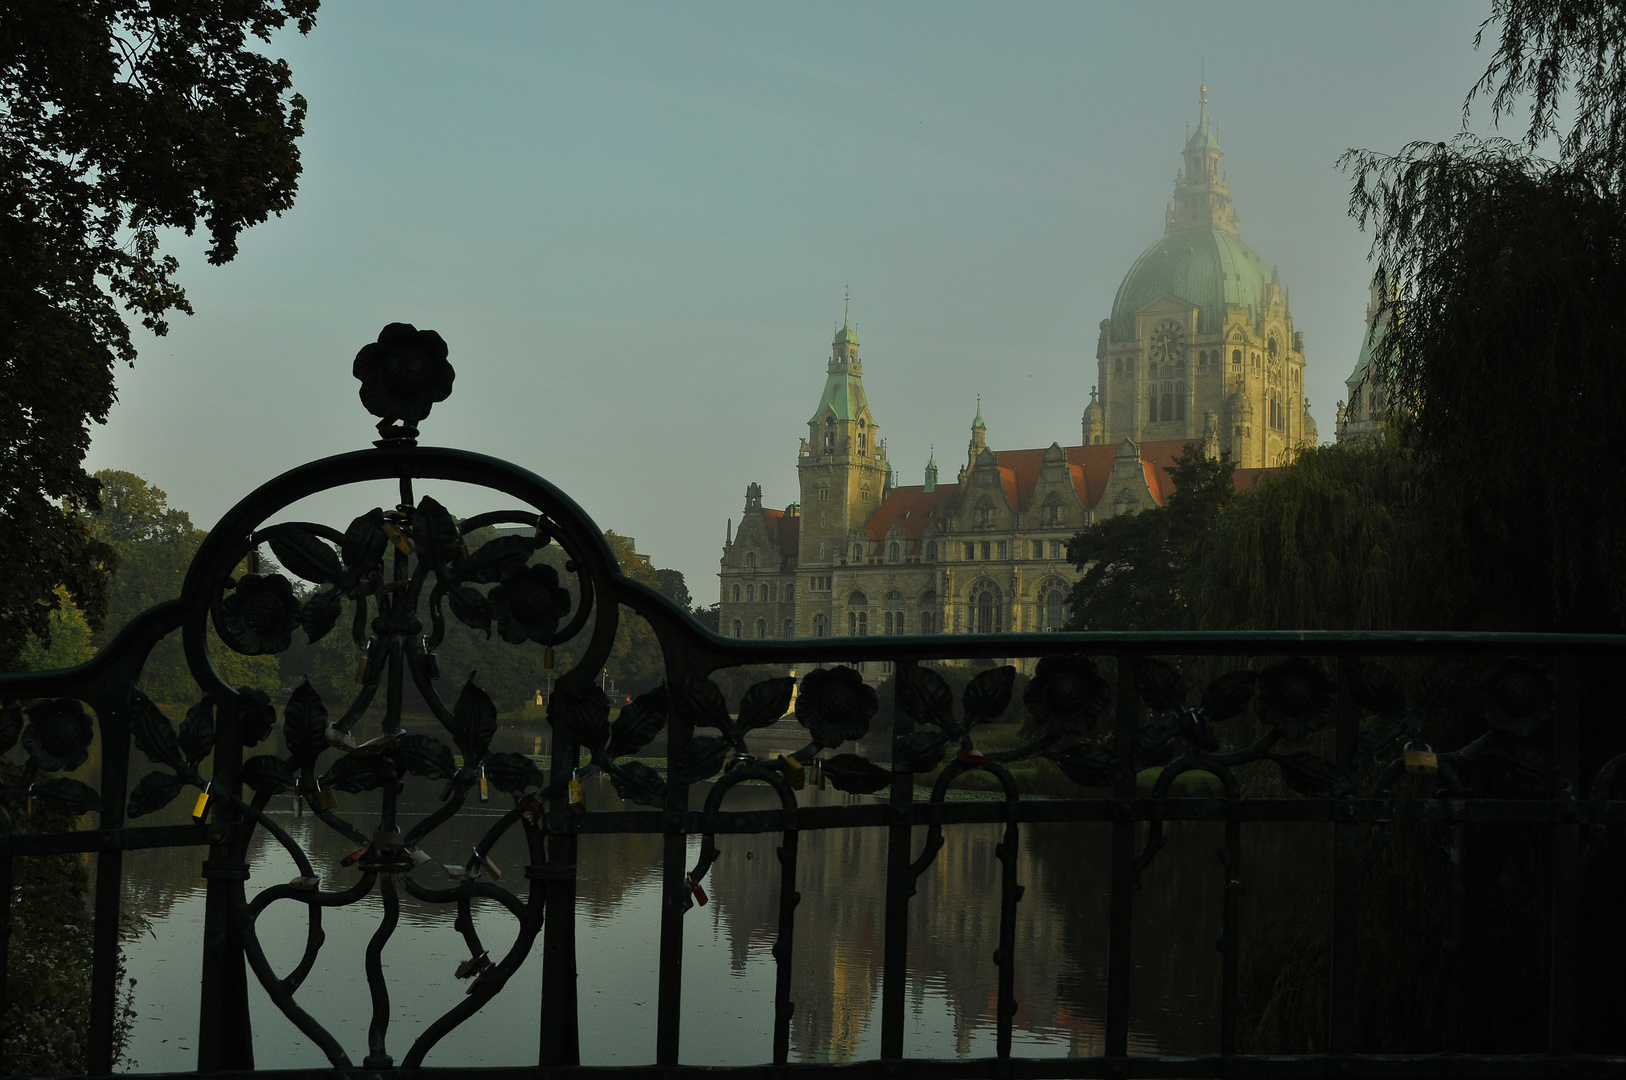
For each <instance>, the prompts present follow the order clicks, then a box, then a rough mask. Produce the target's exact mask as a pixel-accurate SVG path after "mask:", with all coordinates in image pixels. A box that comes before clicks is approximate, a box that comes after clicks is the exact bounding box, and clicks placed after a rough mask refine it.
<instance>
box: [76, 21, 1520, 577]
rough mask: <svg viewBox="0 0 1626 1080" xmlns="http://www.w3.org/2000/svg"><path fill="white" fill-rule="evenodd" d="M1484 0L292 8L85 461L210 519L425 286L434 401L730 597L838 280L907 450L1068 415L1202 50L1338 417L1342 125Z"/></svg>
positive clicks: (1021, 431)
mask: <svg viewBox="0 0 1626 1080" xmlns="http://www.w3.org/2000/svg"><path fill="white" fill-rule="evenodd" d="M1488 6H1489V5H1488V4H1487V3H1484V2H1477V3H1466V4H1464V3H1443V2H1437V3H1428V4H1414V3H1405V4H1379V3H1361V4H1336V5H1335V4H1301V3H1293V4H1203V5H1195V4H1192V5H1158V6H1153V5H1147V4H1134V5H1117V6H1107V5H1104V4H1103V5H1097V4H1089V5H1085V4H1076V5H1066V6H1064V5H1060V4H1026V5H1022V4H1013V3H999V4H984V5H961V4H946V3H930V4H901V3H899V4H873V3H872V4H851V5H848V4H834V3H819V4H804V5H789V4H741V5H722V4H708V5H676V4H669V5H659V6H612V5H608V4H593V5H588V4H570V5H563V4H561V5H546V6H545V5H540V4H532V3H524V4H507V5H504V4H496V3H487V4H408V3H389V4H384V3H360V2H356V0H346V2H343V3H340V2H330V3H329V4H327V5H324V7H323V8H322V11H321V15H320V18H319V21H318V24H317V27H316V29H315V31H314V32H313V33H312V34H311V35H310V36H309V37H308V38H304V39H301V38H298V37H297V36H296V35H292V34H290V35H287V36H286V37H281V38H279V39H278V40H277V41H276V42H275V44H274V46H273V49H272V51H273V52H275V53H276V54H277V55H281V56H285V57H287V59H288V60H289V61H290V63H291V64H292V65H293V70H294V80H295V85H296V87H297V88H298V89H299V90H300V91H301V92H302V93H304V95H305V96H306V97H307V98H308V99H309V101H310V117H309V121H308V125H307V133H306V136H305V139H304V141H303V143H302V151H303V155H304V162H305V171H304V175H303V177H302V179H301V181H300V193H299V198H298V202H297V204H296V205H295V207H294V209H293V210H292V211H291V212H290V213H288V214H287V215H286V216H284V217H283V218H280V219H274V220H272V221H270V222H268V223H266V224H264V225H261V226H258V227H256V228H254V229H252V230H251V231H249V232H248V233H246V234H245V235H244V237H243V242H242V251H241V254H240V255H239V256H238V258H237V260H236V262H234V263H232V264H231V265H230V266H228V267H225V268H212V267H209V266H207V265H206V264H205V263H204V261H203V259H202V258H201V247H202V245H201V244H199V243H198V242H197V241H196V240H187V239H186V238H184V237H179V238H177V242H176V244H175V245H174V246H173V249H172V250H174V251H175V252H176V253H177V254H178V255H179V256H180V257H181V258H182V261H183V264H184V269H183V276H182V280H183V283H184V284H185V285H186V287H187V288H188V290H189V292H190V295H191V298H192V301H193V303H194V305H195V306H196V308H197V314H196V315H195V316H193V317H191V318H187V317H184V316H182V317H180V318H178V319H177V320H176V322H175V325H174V329H173V331H172V332H171V334H170V335H169V336H168V337H167V338H165V339H152V338H150V337H148V336H145V335H143V336H142V337H141V338H140V343H141V349H142V355H141V359H140V360H139V361H138V362H137V364H136V367H135V368H134V370H121V371H120V372H119V397H120V401H119V404H118V405H117V406H116V407H115V409H114V411H113V414H112V417H111V418H110V420H109V422H108V424H107V426H106V427H104V428H101V429H99V430H98V431H97V432H96V438H95V443H94V446H93V449H92V451H91V461H90V464H91V467H92V468H120V469H128V470H130V471H132V472H137V473H140V474H141V475H143V476H145V477H147V478H148V479H149V480H150V481H152V482H153V483H155V484H156V485H158V486H159V487H161V488H163V489H165V490H166V491H168V493H169V495H170V501H171V503H172V505H175V506H179V507H181V508H183V509H186V510H188V511H190V512H191V513H192V515H193V517H194V519H195V520H196V521H197V522H198V524H200V525H202V526H205V527H207V526H208V525H210V524H212V523H213V522H214V521H215V520H216V519H217V518H218V517H219V516H220V515H221V514H222V513H223V512H224V511H225V510H226V509H227V508H228V507H229V506H230V505H231V504H232V503H233V502H235V501H236V500H237V499H238V498H239V497H241V496H242V495H244V494H246V493H247V492H248V491H249V490H250V489H252V488H253V487H254V486H256V485H257V484H258V483H260V482H261V481H262V480H264V479H267V478H269V477H270V476H272V475H274V474H275V473H277V472H279V471H281V470H283V469H285V468H288V467H291V466H293V465H296V464H298V463H300V462H302V461H305V460H308V459H310V458H313V457H317V456H321V455H324V454H329V453H337V452H340V451H345V450H349V449H354V448H358V447H362V446H366V445H368V443H369V441H370V439H372V438H374V437H376V435H375V432H374V431H373V429H372V425H371V418H370V417H368V416H367V415H366V414H365V413H364V411H363V410H362V409H361V406H360V404H359V402H358V401H357V398H356V387H357V384H356V383H355V381H354V380H353V379H352V378H351V376H350V362H351V359H352V358H353V356H354V355H355V352H356V350H357V349H358V348H359V347H360V346H361V345H362V344H364V343H365V342H367V341H370V340H372V339H373V338H374V337H375V336H376V335H377V333H378V330H379V328H380V327H381V326H383V324H384V323H386V322H391V321H405V322H412V323H415V324H416V325H418V326H419V327H427V328H432V329H435V330H438V331H440V333H441V334H442V335H444V336H445V338H446V339H447V341H448V342H449V343H450V346H451V354H452V355H451V358H452V362H453V364H454V365H455V366H456V368H457V389H456V392H455V393H454V394H453V396H452V398H451V400H449V401H448V402H446V403H444V404H442V405H437V406H436V407H435V410H434V414H433V415H432V416H431V417H430V418H429V419H428V421H427V422H426V423H425V425H424V440H423V441H424V442H426V443H434V444H440V445H451V446H462V447H467V448H470V449H475V450H480V451H484V452H487V453H493V454H497V455H500V456H504V457H508V458H512V459H513V460H515V461H518V462H519V463H521V464H523V465H525V466H526V467H528V468H530V469H532V470H534V471H536V472H538V473H540V474H542V475H543V476H546V477H548V478H549V479H551V480H553V481H554V482H555V483H557V484H559V485H560V486H561V487H563V488H564V489H565V490H566V491H568V492H570V493H571V494H572V495H574V496H575V497H576V499H577V500H578V501H579V502H580V503H581V504H582V505H583V506H584V507H585V508H586V509H587V510H588V512H589V513H591V514H592V515H593V516H594V517H595V518H596V519H597V521H598V522H599V524H600V525H601V526H603V527H605V528H611V529H614V530H616V531H618V532H621V533H624V534H628V535H631V536H634V537H636V538H637V540H638V544H639V549H640V550H641V551H644V552H647V553H648V554H649V555H650V556H651V557H652V558H653V559H654V560H655V562H656V564H657V565H663V566H674V567H676V568H678V569H680V570H682V571H683V572H684V573H685V574H686V575H687V576H688V578H689V581H690V587H691V589H692V590H693V591H694V593H695V595H696V597H697V598H699V599H703V600H704V601H706V602H710V601H711V600H714V599H715V598H716V577H715V574H716V570H717V558H718V556H719V554H720V550H721V541H722V538H723V530H724V522H725V520H726V519H727V518H729V517H730V516H732V517H734V518H736V519H737V518H738V516H739V513H740V507H741V505H742V503H743V500H744V491H745V485H746V484H747V483H748V482H750V481H752V480H756V481H760V482H761V484H762V485H763V493H764V498H765V499H766V501H767V503H768V505H771V506H783V505H785V504H786V503H790V502H793V501H795V500H796V499H797V491H796V470H795V456H796V448H797V439H798V438H800V437H802V436H803V435H805V433H806V430H807V429H806V426H805V424H806V421H807V418H808V416H809V415H810V414H811V412H812V411H813V409H814V408H815V407H816V405H817V403H818V399H819V392H820V389H821V388H822V385H823V379H824V364H825V360H826V358H827V356H828V355H829V341H830V336H831V332H832V330H833V329H834V327H835V325H836V324H837V323H838V322H839V320H840V318H841V307H842V292H843V288H844V286H846V285H847V284H848V283H849V282H850V283H851V288H852V319H853V324H854V327H855V328H856V330H857V331H858V334H859V337H860V340H861V341H862V343H863V345H862V354H863V357H864V359H865V361H866V364H865V382H866V386H867V388H868V391H869V400H870V405H871V408H872V409H873V411H874V413H875V416H876V418H877V420H878V421H879V423H880V425H881V430H882V434H883V435H884V436H885V437H886V439H887V442H888V448H889V456H890V458H891V460H892V462H893V464H894V467H895V468H896V469H897V470H898V471H899V473H900V477H901V480H902V482H903V483H906V484H907V483H919V482H920V473H921V469H922V467H923V466H924V464H925V462H926V457H927V454H928V451H929V449H930V448H931V446H932V445H933V444H935V446H936V448H937V456H938V461H939V463H940V464H942V466H943V467H944V471H945V474H946V475H952V474H953V471H954V469H955V468H956V466H957V465H958V464H959V463H960V462H962V461H963V460H964V455H965V443H966V439H967V437H968V434H969V430H968V429H969V426H970V422H971V418H972V414H973V412H974V410H975V407H976V395H977V394H979V393H980V394H981V395H982V412H983V416H984V418H985V419H986V420H987V423H988V437H989V442H990V444H991V445H993V446H995V447H996V448H1020V447H1030V446H1046V445H1048V444H1049V443H1051V442H1052V441H1060V442H1062V443H1064V444H1067V443H1076V442H1077V440H1078V438H1079V417H1080V415H1081V413H1082V412H1083V409H1084V406H1085V404H1086V403H1087V402H1088V400H1089V390H1090V386H1091V383H1092V382H1093V379H1094V371H1095V360H1094V350H1095V341H1096V334H1097V331H1096V327H1097V325H1098V324H1099V322H1100V320H1101V319H1103V318H1105V317H1106V316H1107V315H1108V314H1109V313H1110V307H1111V303H1112V298H1113V294H1114V293H1115V291H1116V290H1117V287H1118V283H1119V281H1120V280H1121V279H1122V277H1123V275H1124V273H1125V272H1126V271H1127V270H1128V268H1129V266H1130V264H1131V263H1133V262H1134V260H1135V258H1136V256H1138V255H1139V254H1140V252H1141V251H1142V250H1143V249H1144V248H1145V247H1146V246H1147V245H1149V244H1150V243H1152V242H1153V241H1154V240H1155V239H1156V238H1157V237H1158V236H1159V235H1161V233H1162V228H1163V210H1164V206H1165V204H1166V203H1167V202H1168V201H1169V199H1170V196H1171V192H1172V190H1173V183H1174V175H1175V169H1176V168H1177V167H1178V166H1179V165H1180V157H1179V151H1180V149H1181V146H1182V145H1183V139H1184V133H1185V130H1186V125H1187V124H1188V123H1189V122H1191V121H1193V120H1194V119H1195V117H1196V113H1197V90H1198V85H1199V82H1200V81H1201V79H1202V78H1203V77H1204V74H1206V79H1207V82H1208V86H1209V102H1210V104H1209V109H1210V115H1211V116H1212V117H1213V118H1214V119H1215V120H1216V121H1217V122H1218V124H1219V133H1220V139H1221V143H1222V145H1223V147H1224V149H1225V152H1226V157H1225V168H1226V170H1227V171H1228V172H1229V174H1230V179H1231V193H1232V199H1233V202H1234V204H1235V206H1236V207H1237V209H1238V210H1239V212H1240V214H1241V227H1242V236H1243V238H1244V239H1245V240H1246V241H1247V242H1248V243H1249V244H1250V245H1252V246H1253V247H1254V249H1255V250H1257V251H1258V252H1259V253H1260V254H1261V255H1262V256H1263V257H1264V259H1265V260H1266V261H1267V262H1269V263H1273V264H1275V265H1276V266H1277V267H1279V269H1280V272H1281V275H1282V280H1283V281H1284V283H1285V284H1286V285H1287V286H1288V288H1289V289H1290V291H1291V297H1292V310H1293V315H1294V320H1295V326H1296V328H1297V329H1299V330H1302V331H1303V332H1304V338H1305V355H1306V361H1307V366H1308V394H1309V397H1310V400H1311V402H1312V404H1313V409H1314V413H1315V416H1316V420H1317V422H1318V424H1319V425H1320V429H1321V434H1322V438H1323V439H1329V438H1330V437H1331V435H1332V431H1333V417H1334V405H1335V403H1336V402H1338V401H1339V400H1340V399H1341V397H1342V395H1343V379H1344V378H1345V376H1347V375H1348V374H1349V371H1350V368H1351V367H1352V366H1353V364H1354V361H1355V356H1356V353H1357V351H1358V347H1359V342H1360V337H1361V333H1362V313H1363V310H1364V306H1365V301H1366V283H1367V281H1368V280H1369V278H1370V269H1369V267H1368V264H1367V262H1366V252H1367V246H1368V238H1367V237H1365V236H1363V235H1362V234H1361V233H1360V232H1359V231H1358V230H1357V228H1356V226H1355V224H1354V223H1353V222H1352V221H1351V220H1350V219H1349V218H1348V217H1347V216H1346V214H1345V205H1346V202H1347V198H1348V188H1349V179H1348V177H1346V176H1345V175H1343V174H1342V173H1340V172H1339V171H1338V170H1337V169H1336V167H1335V165H1334V162H1335V161H1336V159H1337V157H1338V156H1339V154H1340V153H1342V152H1343V151H1344V150H1345V149H1347V148H1349V147H1368V148H1373V149H1381V150H1394V149H1398V148H1399V147H1400V146H1401V145H1403V144H1404V143H1405V142H1407V141H1409V140H1413V139H1441V138H1448V137H1450V136H1451V135H1452V134H1453V133H1455V132H1456V131H1457V130H1459V128H1460V126H1461V108H1462V101H1463V97H1464V95H1465V94H1466V92H1467V90H1468V89H1469V87H1470V86H1471V85H1472V84H1473V82H1474V80H1475V79H1476V78H1477V76H1478V75H1479V73H1480V72H1481V71H1482V70H1483V68H1484V66H1485V64H1486V62H1487V61H1488V56H1487V55H1486V54H1485V53H1484V52H1483V51H1482V52H1480V53H1477V54H1476V53H1475V52H1474V51H1473V49H1472V39H1473V35H1474V32H1475V30H1476V28H1477V27H1478V25H1479V23H1480V21H1481V20H1482V19H1483V18H1484V17H1485V16H1486V14H1487V13H1488ZM1482 111H1483V110H1482ZM1475 126H1476V127H1482V126H1483V124H1482V123H1481V122H1480V121H1479V120H1478V119H1477V118H1476V124H1475ZM388 498H389V495H388V492H387V491H384V492H380V493H373V492H365V491H363V492H354V493H351V497H348V498H345V499H339V498H329V499H327V500H325V501H323V502H321V503H319V504H317V505H316V506H314V507H312V508H310V509H309V513H310V514H312V515H316V514H320V515H321V516H322V518H323V519H324V520H329V521H331V522H332V523H334V524H337V525H340V526H342V525H343V524H344V523H345V522H347V521H348V520H349V518H350V517H351V516H353V515H354V514H355V513H358V512H360V511H362V510H365V509H366V508H368V507H370V506H372V505H375V504H376V503H378V502H379V501H380V500H381V499H388ZM447 501H448V505H449V506H450V507H451V509H452V510H453V511H454V512H455V513H458V514H472V513H476V512H479V511H481V510H485V509H492V508H494V507H495V505H497V504H493V503H486V502H483V501H478V500H476V499H475V498H474V497H473V496H472V495H470V494H468V493H455V494H454V495H452V496H449V497H448V500H447Z"/></svg>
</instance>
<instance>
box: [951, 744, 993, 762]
mask: <svg viewBox="0 0 1626 1080" xmlns="http://www.w3.org/2000/svg"><path fill="white" fill-rule="evenodd" d="M954 756H955V757H956V758H958V759H959V761H960V764H961V765H981V764H982V763H983V761H985V760H986V759H987V755H985V754H984V753H983V752H982V751H981V750H973V749H972V748H971V747H969V746H962V747H960V749H959V750H957V751H956V752H955V754H954Z"/></svg>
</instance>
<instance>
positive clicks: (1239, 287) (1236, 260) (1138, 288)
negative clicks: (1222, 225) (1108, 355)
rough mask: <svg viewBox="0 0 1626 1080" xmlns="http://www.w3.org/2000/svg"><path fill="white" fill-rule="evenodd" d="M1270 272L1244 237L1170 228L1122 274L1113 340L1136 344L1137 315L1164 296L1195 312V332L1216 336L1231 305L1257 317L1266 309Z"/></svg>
mask: <svg viewBox="0 0 1626 1080" xmlns="http://www.w3.org/2000/svg"><path fill="white" fill-rule="evenodd" d="M1272 276H1273V275H1272V273H1271V269H1270V267H1269V266H1267V265H1266V264H1265V260H1263V259H1261V258H1260V257H1259V255H1258V253H1257V252H1255V251H1254V250H1253V248H1251V247H1249V246H1248V245H1247V244H1244V243H1243V242H1242V240H1241V238H1240V237H1236V236H1232V235H1231V234H1230V233H1228V232H1222V231H1221V230H1219V229H1202V228H1198V229H1191V228H1185V229H1182V228H1176V229H1171V230H1170V231H1169V232H1167V233H1165V234H1164V235H1163V236H1161V237H1159V238H1158V240H1157V242H1156V243H1154V244H1153V245H1152V246H1151V247H1149V248H1147V249H1146V251H1145V252H1143V253H1142V254H1141V257H1140V258H1138V259H1136V260H1135V265H1134V266H1131V267H1130V268H1129V273H1128V274H1126V275H1124V280H1123V284H1122V285H1120V286H1118V295H1117V297H1116V298H1115V299H1114V300H1113V301H1112V340H1114V341H1133V340H1134V339H1135V312H1136V311H1139V310H1140V309H1141V308H1143V307H1145V306H1146V305H1147V304H1150V303H1151V302H1152V301H1153V300H1156V299H1157V298H1158V297H1159V296H1162V295H1163V294H1164V293H1168V294H1169V295H1170V296H1174V297H1178V298H1179V299H1181V300H1185V301H1187V302H1188V303H1190V304H1192V305H1194V306H1195V307H1196V308H1197V332H1198V333H1199V334H1212V333H1217V332H1218V331H1219V329H1220V327H1221V325H1222V323H1223V322H1224V319H1225V307H1226V305H1227V304H1239V305H1241V306H1243V307H1246V308H1248V309H1250V310H1251V311H1252V312H1253V314H1254V316H1255V317H1257V316H1258V315H1259V313H1260V312H1261V311H1262V310H1263V309H1264V300H1265V292H1266V289H1267V288H1268V287H1269V286H1270V281H1271V278H1272Z"/></svg>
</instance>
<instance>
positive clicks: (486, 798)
mask: <svg viewBox="0 0 1626 1080" xmlns="http://www.w3.org/2000/svg"><path fill="white" fill-rule="evenodd" d="M480 801H481V802H490V801H491V787H490V785H489V784H487V783H486V767H485V766H484V765H482V766H480Z"/></svg>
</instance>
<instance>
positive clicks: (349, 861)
mask: <svg viewBox="0 0 1626 1080" xmlns="http://www.w3.org/2000/svg"><path fill="white" fill-rule="evenodd" d="M372 846H373V845H371V844H363V845H361V846H360V847H359V848H357V849H356V850H354V851H352V852H351V853H350V854H348V855H346V856H345V857H344V858H342V859H340V860H339V865H340V866H354V865H356V863H357V861H358V860H360V859H361V857H362V856H363V855H365V854H367V852H368V850H369V849H371V848H372Z"/></svg>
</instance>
